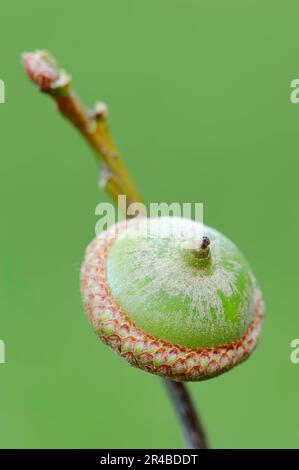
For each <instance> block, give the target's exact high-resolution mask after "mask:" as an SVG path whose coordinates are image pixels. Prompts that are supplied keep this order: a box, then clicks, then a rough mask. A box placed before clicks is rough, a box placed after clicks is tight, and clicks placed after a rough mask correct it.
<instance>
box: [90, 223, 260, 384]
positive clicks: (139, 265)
mask: <svg viewBox="0 0 299 470" xmlns="http://www.w3.org/2000/svg"><path fill="white" fill-rule="evenodd" d="M81 291H82V297H83V303H84V307H85V310H86V313H87V315H88V317H89V320H90V322H91V324H92V326H93V328H94V330H95V332H96V333H97V335H98V336H99V338H100V339H101V340H102V341H103V342H104V343H106V344H107V345H108V346H110V347H111V348H112V349H113V350H114V351H116V352H117V353H118V354H119V355H120V356H121V357H123V358H124V359H125V360H126V361H127V362H129V363H130V364H131V365H132V366H135V367H138V368H140V369H143V370H145V371H148V372H151V373H153V374H157V375H160V376H162V377H167V378H170V379H173V380H177V381H197V380H204V379H208V378H211V377H214V376H217V375H219V374H221V373H223V372H225V371H227V370H229V369H231V368H232V367H234V366H235V365H237V364H239V363H241V362H242V361H244V360H245V359H246V358H247V357H248V356H249V355H250V354H251V352H252V351H253V349H254V348H255V346H256V344H257V341H258V338H259V335H260V332H261V325H262V319H263V301H262V295H261V291H260V289H259V287H258V285H257V282H256V280H255V277H254V275H253V273H252V271H251V269H250V267H249V265H248V263H247V261H246V259H245V258H244V256H243V255H242V253H241V252H240V251H239V249H238V248H237V247H236V246H235V245H234V243H232V242H231V241H230V240H229V239H228V238H226V237H225V236H224V235H223V234H221V233H220V232H218V231H216V230H215V229H212V228H210V227H207V226H204V227H203V226H202V224H200V223H198V222H195V221H192V220H190V219H186V218H179V217H160V218H146V217H139V218H135V219H132V220H129V221H123V222H120V223H118V224H115V225H113V226H111V227H110V228H109V229H108V230H107V231H105V232H103V233H101V234H100V235H98V236H97V237H96V238H95V240H93V242H92V243H91V244H90V245H89V247H88V248H87V250H86V256H85V260H84V262H83V265H82V269H81Z"/></svg>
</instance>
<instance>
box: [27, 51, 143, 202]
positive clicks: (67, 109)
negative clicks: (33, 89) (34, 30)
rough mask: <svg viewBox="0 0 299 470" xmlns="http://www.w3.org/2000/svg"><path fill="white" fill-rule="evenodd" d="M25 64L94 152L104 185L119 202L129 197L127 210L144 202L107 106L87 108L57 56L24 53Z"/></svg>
mask: <svg viewBox="0 0 299 470" xmlns="http://www.w3.org/2000/svg"><path fill="white" fill-rule="evenodd" d="M23 65H24V68H25V70H26V72H27V74H28V76H29V77H30V78H31V80H32V81H33V82H34V83H35V84H36V85H37V86H38V87H39V89H40V90H41V91H42V92H43V93H47V94H48V95H50V96H51V97H52V98H53V99H54V100H55V101H56V104H57V107H58V109H59V111H60V112H61V113H62V114H63V115H64V116H65V117H66V118H67V119H68V120H69V121H71V123H72V124H73V125H74V126H75V127H76V128H77V129H78V130H79V132H80V133H81V134H82V135H83V137H84V138H85V139H86V140H87V142H88V143H89V145H90V146H91V147H92V149H93V150H94V152H95V154H96V156H97V158H98V160H99V162H100V164H101V170H102V173H101V179H100V186H101V187H102V188H103V189H106V191H108V193H109V194H110V195H111V196H112V197H113V199H114V200H115V201H117V197H118V195H119V194H124V195H126V196H127V207H128V206H129V205H130V204H131V203H132V202H141V197H140V195H139V192H138V190H137V188H136V186H135V184H134V182H133V181H132V179H131V177H130V175H129V173H128V171H127V169H126V166H125V164H124V162H123V160H122V158H121V156H120V154H119V152H118V150H117V148H116V146H115V144H114V142H113V140H112V137H111V135H110V133H109V129H108V126H107V117H108V110H107V106H106V105H105V104H104V103H96V105H95V107H94V110H93V111H90V110H88V109H86V108H85V107H84V106H83V105H82V104H81V103H80V101H79V100H78V98H77V97H76V95H75V93H74V92H73V91H72V89H71V78H70V77H69V75H67V74H66V73H65V72H64V71H63V70H60V69H59V68H58V66H57V64H56V61H55V60H54V59H53V57H51V56H50V55H49V54H48V53H46V52H44V51H37V52H33V53H30V52H26V53H24V54H23Z"/></svg>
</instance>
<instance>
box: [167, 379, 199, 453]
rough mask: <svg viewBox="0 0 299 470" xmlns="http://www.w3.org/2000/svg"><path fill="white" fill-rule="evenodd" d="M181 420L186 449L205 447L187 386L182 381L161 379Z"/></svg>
mask: <svg viewBox="0 0 299 470" xmlns="http://www.w3.org/2000/svg"><path fill="white" fill-rule="evenodd" d="M163 382H164V385H165V387H166V390H167V392H168V394H169V397H170V398H171V400H172V403H173V406H174V408H175V411H176V414H177V416H178V419H179V420H180V422H181V425H182V429H183V432H184V435H185V440H186V443H187V448H188V449H207V440H206V436H205V432H204V429H203V426H202V424H201V422H200V420H199V416H198V413H197V411H196V409H195V407H194V405H193V403H192V400H191V396H190V394H189V392H188V389H187V387H186V386H185V384H183V383H182V382H174V381H173V380H169V379H163Z"/></svg>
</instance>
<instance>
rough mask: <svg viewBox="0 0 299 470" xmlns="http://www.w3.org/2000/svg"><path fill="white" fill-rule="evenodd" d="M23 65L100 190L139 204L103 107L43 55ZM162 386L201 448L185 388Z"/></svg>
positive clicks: (192, 443)
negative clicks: (89, 156) (92, 165)
mask: <svg viewBox="0 0 299 470" xmlns="http://www.w3.org/2000/svg"><path fill="white" fill-rule="evenodd" d="M23 65H24V68H25V70H26V72H27V74H28V76H29V77H30V79H31V80H32V81H33V82H34V83H35V84H36V85H37V86H38V88H39V89H40V91H42V92H43V93H47V94H48V95H50V96H51V97H52V98H53V99H54V100H55V102H56V104H57V107H58V109H59V111H60V112H61V113H62V114H63V115H64V116H65V117H66V118H67V119H68V120H69V121H70V122H71V123H72V124H73V125H74V126H75V127H76V128H77V129H78V130H79V132H80V133H81V134H82V135H83V137H84V138H85V139H86V140H87V142H88V143H89V145H90V146H91V148H92V149H93V150H94V152H95V154H96V156H97V158H98V160H99V162H100V164H101V168H102V174H101V180H100V183H101V187H102V188H103V189H106V191H107V192H108V193H109V194H110V195H111V196H112V198H113V199H114V200H115V201H116V202H118V196H119V195H121V194H123V195H126V200H127V207H128V206H129V205H130V204H131V203H133V202H142V201H141V197H140V194H139V192H138V190H137V188H136V186H135V184H134V182H133V180H132V179H131V177H130V175H129V173H128V171H127V169H126V167H125V164H124V162H123V160H122V158H121V156H120V154H119V152H118V150H117V148H116V146H115V144H114V142H113V140H112V137H111V135H110V133H109V129H108V126H107V117H108V110H107V106H106V105H105V104H104V103H96V105H95V107H94V110H93V111H90V110H88V109H86V108H85V107H84V106H83V105H82V104H81V102H80V101H79V100H78V98H77V97H76V95H75V93H74V92H73V91H72V89H71V78H70V77H69V75H67V74H66V73H65V72H64V71H63V70H60V69H59V68H58V66H57V64H56V61H55V59H54V58H53V57H51V56H50V55H49V54H48V53H47V52H44V51H37V52H33V53H31V52H26V53H24V54H23ZM163 382H164V384H165V386H166V388H167V391H168V393H169V396H170V397H171V399H172V402H173V405H174V407H175V409H176V412H177V415H178V417H179V419H180V421H181V424H182V427H183V430H184V434H185V437H186V441H187V445H188V447H189V448H191V449H203V448H205V447H206V441H205V437H204V432H203V429H202V427H201V425H200V423H199V419H198V417H197V415H196V410H195V408H194V406H193V404H192V401H191V397H190V395H189V393H188V391H187V388H186V386H185V385H184V384H183V383H179V382H173V381H172V380H168V379H163Z"/></svg>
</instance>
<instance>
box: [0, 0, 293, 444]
mask: <svg viewBox="0 0 299 470" xmlns="http://www.w3.org/2000/svg"><path fill="white" fill-rule="evenodd" d="M0 10H1V12H0V13H1V29H0V78H1V79H3V80H4V81H5V84H6V103H5V104H4V105H0V155H1V160H0V162H1V163H0V167H1V170H0V179H1V181H0V192H1V198H0V200H1V231H0V255H1V268H0V270H1V271H0V275H1V278H0V289H1V297H0V302H1V303H0V309H1V310H0V311H1V314H0V339H3V340H4V341H5V344H6V361H7V363H6V364H5V365H0V447H13V448H14V447H71V448H74V447H106V448H111V447H112V448H116V447H122V448H126V447H145V448H149V447H151V448H155V447H160V448H163V447H165V448H166V447H169V448H172V447H182V446H183V441H182V437H181V433H180V429H179V427H178V425H177V422H176V418H175V415H174V413H173V410H172V407H171V404H170V403H169V402H168V400H167V397H166V394H165V393H164V390H163V388H162V385H161V383H160V381H159V379H158V378H156V377H154V376H151V375H149V374H146V373H144V372H141V371H139V370H135V369H133V368H130V367H129V366H128V365H127V364H126V363H125V362H123V361H121V360H120V359H119V358H118V357H117V356H116V355H115V354H114V353H112V352H111V351H110V350H109V349H108V348H107V347H105V346H104V345H102V343H100V342H99V340H98V339H97V338H96V336H95V335H94V333H93V332H92V329H91V328H90V326H89V324H88V321H87V318H86V316H85V314H84V312H83V308H82V304H81V299H80V292H79V269H80V264H81V260H82V257H83V253H84V249H85V246H86V245H87V243H89V241H90V240H91V239H92V238H93V236H94V226H95V223H96V221H97V219H98V217H97V216H95V215H94V210H95V207H96V205H97V204H98V203H99V202H101V201H108V200H109V197H108V196H106V195H105V194H103V192H101V191H100V190H99V188H98V186H97V183H98V169H97V165H96V163H95V159H94V158H93V155H92V153H91V151H90V150H89V149H88V147H87V145H86V144H85V142H84V141H83V140H82V139H81V137H80V136H79V135H78V134H77V133H76V132H75V131H74V130H73V129H72V128H71V126H70V125H69V124H68V123H67V122H66V121H64V120H63V119H62V118H61V117H59V116H58V115H57V114H56V112H55V110H54V104H53V102H51V100H50V99H49V98H48V97H46V96H44V95H41V94H39V93H38V92H37V91H36V89H35V88H34V86H33V85H32V84H31V83H30V82H29V80H28V79H27V77H26V76H25V74H24V72H23V70H22V68H21V65H20V55H21V52H22V51H24V50H34V49H37V48H47V49H48V50H50V51H51V52H52V53H53V54H54V55H55V56H56V57H57V58H58V60H59V61H60V63H61V64H62V65H63V67H65V68H66V69H67V70H68V71H69V72H70V73H71V74H72V76H73V83H74V87H75V89H76V91H77V92H78V94H79V95H80V96H81V98H82V99H83V100H84V101H85V102H86V103H88V104H89V105H92V104H93V102H94V101H96V100H99V99H100V100H104V101H105V102H107V103H108V104H109V109H110V115H111V118H110V126H111V129H112V132H113V135H114V136H116V141H117V143H118V146H119V148H120V149H121V151H122V153H123V155H124V157H125V159H126V162H127V165H128V167H129V168H130V170H131V172H132V174H133V176H134V177H135V179H136V180H137V182H138V185H139V187H140V189H141V191H142V194H143V196H144V198H145V199H146V201H147V202H159V201H166V202H173V201H179V202H189V201H190V202H203V203H204V219H205V222H206V223H207V224H209V225H212V226H214V227H216V228H217V229H219V230H221V231H223V232H224V233H225V234H226V235H227V236H229V237H230V238H231V239H233V240H234V241H235V242H236V243H237V244H238V246H239V247H240V248H241V249H242V251H243V252H244V253H245V254H246V256H247V258H248V260H249V261H250V263H251V265H252V268H253V270H254V272H255V274H256V276H257V278H258V280H259V282H260V284H261V286H262V289H263V292H264V296H265V301H266V306H267V317H266V320H265V324H264V331H263V336H262V339H261V342H260V345H259V347H258V349H257V351H256V352H255V354H254V355H253V356H252V357H251V359H250V360H249V361H247V362H246V363H245V364H243V365H241V366H240V367H237V368H235V369H234V370H232V371H231V372H229V373H228V374H225V375H224V376H221V377H219V378H216V379H213V380H211V381H207V382H203V383H195V384H192V385H190V389H191V391H192V394H193V397H194V400H195V402H196V405H197V406H198V409H199V411H200V414H201V416H202V419H203V421H204V423H205V425H206V428H207V432H208V437H209V441H210V445H211V446H212V447H221V448H222V447H223V448H225V447H232V448H234V447H271V448H275V447H298V443H299V407H298V383H299V382H298V378H299V364H298V365H293V364H292V363H291V362H290V352H291V349H290V341H291V340H292V339H293V338H296V337H299V315H298V306H297V301H298V263H299V256H298V251H299V250H298V230H299V223H298V208H297V201H298V171H299V164H298V146H299V105H297V106H296V105H294V104H291V102H290V98H289V95H290V91H291V89H290V82H291V80H292V79H294V78H299V46H298V44H299V29H298V14H299V5H298V3H296V2H294V1H291V0H287V1H285V2H280V3H279V2H276V3H274V2H271V1H270V0H268V1H264V2H260V1H258V0H256V1H254V0H252V1H244V2H240V1H237V0H235V1H232V0H228V1H225V2H223V1H221V0H218V1H214V2H208V1H200V0H164V1H161V0H151V1H140V0H110V1H109V2H107V1H104V0H94V1H91V0H85V1H84V2H78V3H77V4H76V2H71V1H64V2H61V1H58V0H52V1H51V2H48V3H45V2H39V1H33V0H27V1H26V2H7V1H4V2H2V3H1V8H0Z"/></svg>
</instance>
